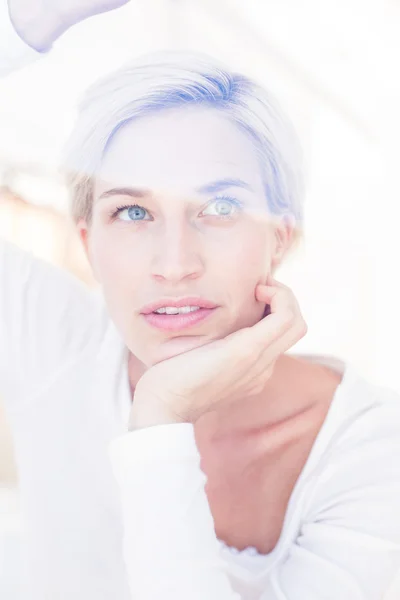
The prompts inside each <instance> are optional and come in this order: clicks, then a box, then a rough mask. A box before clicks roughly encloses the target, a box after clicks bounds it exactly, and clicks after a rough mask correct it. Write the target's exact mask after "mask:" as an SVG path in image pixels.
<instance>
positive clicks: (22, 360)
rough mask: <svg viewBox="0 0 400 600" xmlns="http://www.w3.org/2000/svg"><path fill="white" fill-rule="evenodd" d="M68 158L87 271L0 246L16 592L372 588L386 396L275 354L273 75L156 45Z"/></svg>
mask: <svg viewBox="0 0 400 600" xmlns="http://www.w3.org/2000/svg"><path fill="white" fill-rule="evenodd" d="M64 166H65V168H66V170H67V171H68V173H69V177H68V180H69V185H70V188H71V199H72V207H71V215H72V217H73V220H74V223H75V225H76V226H77V228H78V231H79V234H80V236H81V239H82V242H83V245H84V248H85V250H86V252H87V256H88V258H89V261H90V263H91V265H92V268H93V272H94V275H95V277H96V279H97V281H98V283H99V291H98V292H96V293H93V292H89V291H88V290H87V289H86V288H84V287H83V286H82V285H80V284H79V283H78V282H77V281H75V280H74V279H73V278H72V277H69V276H67V275H66V274H64V273H61V272H59V271H58V270H57V269H55V268H52V267H50V266H49V265H47V264H45V263H42V262H40V261H38V260H35V259H33V258H32V257H30V256H29V255H27V254H25V253H23V252H22V251H20V250H18V249H17V248H14V247H12V246H11V245H8V244H5V243H3V244H2V245H1V247H0V248H1V250H0V252H1V253H0V260H1V265H2V270H1V277H2V281H1V284H2V285H1V294H0V323H1V328H2V329H1V337H0V365H1V369H2V370H1V378H0V381H1V386H2V392H3V395H4V396H5V401H6V406H7V409H8V413H9V417H10V423H11V427H12V430H13V435H14V442H15V449H16V457H17V464H18V469H19V478H20V489H21V497H22V508H23V510H24V518H25V522H26V530H27V552H28V560H29V568H30V585H31V586H32V588H31V589H30V596H29V597H32V594H34V597H35V598H41V599H42V598H57V599H59V598H60V599H61V598H62V599H63V598H69V599H70V598H78V599H82V600H83V599H84V598H85V599H88V598H91V599H92V598H93V599H95V598H96V600H98V599H99V598H105V599H111V598H112V599H116V598H118V599H124V600H125V599H128V598H135V599H136V598H138V599H139V598H140V599H141V600H147V599H150V598H151V599H153V598H163V599H166V598H171V599H172V598H174V600H180V599H182V600H183V598H185V600H187V599H190V600H192V599H202V600H203V599H204V600H205V599H207V600H211V599H214V598H215V599H216V600H217V599H218V600H234V599H235V600H239V598H241V599H244V600H250V599H251V600H253V599H256V598H257V599H262V600H275V599H278V598H279V599H283V598H284V599H287V600H294V599H297V598H307V599H311V600H320V599H326V598H329V599H332V600H333V599H335V600H336V599H337V598H341V599H344V600H347V599H350V598H351V600H354V599H355V598H359V599H363V600H364V599H368V600H375V599H376V600H377V599H378V598H381V597H382V595H383V593H384V592H385V591H386V590H387V589H388V588H389V586H390V584H391V581H392V579H393V577H394V576H395V574H396V571H397V570H398V569H399V568H400V511H399V500H400V461H399V458H400V436H399V428H400V405H399V400H398V396H397V394H395V393H394V392H392V391H390V390H388V389H385V388H381V387H378V386H374V385H372V384H370V383H368V382H366V381H365V380H364V379H362V378H361V377H360V376H359V375H358V374H357V373H356V371H355V370H354V369H353V367H351V366H350V365H348V364H344V363H342V362H341V361H339V360H337V359H332V358H329V357H323V356H319V357H318V356H300V355H289V354H287V351H289V350H290V349H291V348H292V346H293V345H294V344H295V343H296V342H297V341H298V340H299V339H300V338H301V337H302V336H304V335H305V333H306V325H305V323H304V320H303V318H302V316H301V312H300V310H299V307H298V305H297V302H296V300H295V298H294V297H293V294H292V292H291V291H290V290H289V289H288V288H287V287H285V286H284V285H283V284H281V283H278V282H276V281H274V280H273V279H272V277H271V276H272V275H273V274H274V271H275V269H276V268H277V267H278V266H279V264H280V263H281V262H282V261H283V260H284V258H285V257H286V255H287V252H289V251H290V249H291V248H292V247H293V245H294V244H295V242H296V239H297V238H298V236H299V233H300V232H301V224H302V185H301V164H300V162H299V154H298V148H297V142H296V138H295V136H294V134H293V132H292V129H291V127H290V125H289V123H288V122H287V121H286V119H285V118H284V117H283V116H282V114H281V113H280V111H279V109H278V107H277V106H276V103H275V102H274V101H273V100H272V99H271V96H270V94H269V93H268V92H267V91H265V90H263V89H261V88H260V87H259V86H257V85H256V84H255V83H254V82H252V81H251V80H249V79H248V78H246V77H245V76H243V75H238V74H235V73H231V72H229V71H228V70H227V69H225V68H224V67H223V66H222V65H220V64H218V63H217V62H216V61H213V60H211V59H208V58H207V57H205V56H203V55H186V54H181V53H161V54H154V55H149V56H147V57H144V58H142V59H140V60H137V61H135V62H132V63H131V64H130V65H127V66H126V67H124V68H122V69H121V70H119V71H117V72H116V73H114V74H112V75H111V76H109V77H107V78H105V79H104V80H102V81H100V82H98V83H96V84H95V85H94V86H92V87H91V88H90V89H89V91H88V92H87V94H86V96H85V99H84V101H83V102H82V104H81V106H80V112H79V118H78V120H77V123H76V126H75V129H74V131H73V133H72V135H71V138H70V140H69V144H68V145H67V148H66V153H65V165H64ZM179 308H180V309H181V310H180V311H179V310H178V309H179ZM157 311H158V312H157ZM176 313H182V314H176ZM22 374H23V376H22ZM35 594H36V595H35Z"/></svg>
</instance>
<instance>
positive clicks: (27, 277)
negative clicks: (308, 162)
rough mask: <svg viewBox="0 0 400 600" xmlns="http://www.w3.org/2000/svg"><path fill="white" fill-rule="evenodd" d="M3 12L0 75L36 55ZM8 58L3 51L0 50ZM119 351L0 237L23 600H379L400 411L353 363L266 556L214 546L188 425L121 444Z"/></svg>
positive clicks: (0, 355) (94, 306)
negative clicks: (23, 543)
mask: <svg viewBox="0 0 400 600" xmlns="http://www.w3.org/2000/svg"><path fill="white" fill-rule="evenodd" d="M5 16H6V11H5V0H0V25H1V28H0V40H1V44H2V47H1V48H0V52H2V54H1V53H0V72H2V73H3V74H4V73H5V72H7V71H10V70H12V68H15V67H16V66H21V65H22V64H24V60H25V59H26V61H29V60H33V59H34V58H35V57H37V56H38V53H36V52H34V51H33V50H32V49H29V48H28V47H25V46H24V44H23V42H22V40H20V39H19V38H18V36H17V35H16V34H15V32H14V31H13V29H12V26H11V24H10V23H9V21H7V20H5ZM5 49H6V50H7V51H5ZM127 356H128V352H127V349H126V347H125V345H124V343H123V341H122V339H121V337H120V335H119V333H118V332H117V330H116V328H115V326H114V325H113V323H112V321H111V320H110V318H109V315H108V313H107V308H106V306H105V303H104V299H103V298H102V296H101V295H100V294H99V293H98V292H93V291H89V290H88V289H87V288H86V287H85V286H84V285H83V284H81V283H80V282H79V281H78V280H76V279H75V278H74V277H72V276H71V275H68V274H67V273H64V272H62V271H61V270H59V269H57V268H56V267H53V266H51V265H48V264H47V263H45V262H43V261H41V260H39V259H35V258H34V257H32V256H31V255H30V254H28V253H26V252H24V251H21V250H20V249H18V248H16V247H14V246H13V245H11V244H9V243H7V242H1V241H0V394H1V396H2V397H3V398H4V399H5V402H6V410H7V414H8V416H9V420H10V425H11V428H12V432H13V439H14V444H15V452H16V460H17V467H18V471H19V482H20V492H21V502H22V510H23V514H24V522H25V535H26V540H25V541H26V556H27V565H28V571H29V572H28V576H29V579H28V580H27V581H28V584H27V591H26V599H27V600H156V599H157V600H159V599H162V600H256V599H257V600H380V599H381V598H382V597H383V594H384V593H385V592H386V590H387V589H388V588H389V586H390V584H391V582H392V580H393V578H394V576H395V574H396V572H397V570H398V569H399V568H400V399H399V396H398V395H397V394H396V393H395V392H393V391H391V390H389V389H386V388H384V387H380V386H376V385H372V384H371V383H369V382H367V381H366V380H364V378H362V377H361V376H360V375H359V374H358V373H357V371H356V370H355V369H354V367H353V366H351V365H349V364H343V363H341V361H338V360H334V359H328V358H327V357H316V356H309V357H308V358H309V360H315V361H317V360H318V361H320V362H324V363H325V364H328V365H331V366H332V368H335V369H337V370H339V371H342V372H343V374H344V376H343V380H342V383H341V385H340V386H339V388H338V389H337V391H336V394H335V397H334V400H333V402H332V405H331V407H330V410H329V413H328V415H327V417H326V419H325V422H324V424H323V426H322V428H321V430H320V432H319V434H318V436H317V439H316V441H315V443H314V445H313V448H312V451H311V453H310V455H309V458H308V460H307V462H306V464H305V466H304V468H303V470H302V472H301V474H300V476H299V478H298V480H297V482H296V485H295V488H294V490H293V492H292V495H291V498H290V502H289V505H288V508H287V512H286V515H285V521H284V525H283V530H282V533H281V536H280V539H279V541H278V544H277V545H276V547H275V548H274V550H273V551H272V552H271V553H269V554H267V555H265V556H263V555H260V554H257V552H256V551H255V550H254V549H252V548H249V549H247V550H246V551H242V552H239V551H235V549H230V548H228V547H226V546H225V545H224V544H223V543H222V542H221V541H220V540H218V539H217V537H216V534H215V530H214V524H213V519H212V515H211V512H210V508H209V504H208V501H207V496H206V493H205V489H204V484H205V476H204V474H203V472H202V471H201V469H200V456H199V453H198V449H197V447H196V443H195V439H194V435H193V427H192V425H190V424H186V423H185V424H175V425H161V426H157V427H151V428H148V429H143V430H139V431H136V432H128V431H127V426H128V418H129V411H130V406H131V398H130V391H129V379H128V371H127Z"/></svg>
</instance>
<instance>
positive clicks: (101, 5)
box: [8, 0, 129, 52]
mask: <svg viewBox="0 0 400 600" xmlns="http://www.w3.org/2000/svg"><path fill="white" fill-rule="evenodd" d="M128 2H129V0H8V7H9V12H10V17H11V21H12V23H13V25H14V27H15V29H16V31H17V33H18V34H19V36H20V37H21V38H22V39H23V40H24V41H25V42H26V43H27V44H28V45H29V46H32V48H35V49H36V50H38V51H39V52H41V51H46V50H47V49H48V48H49V47H50V46H51V44H52V43H53V42H54V41H55V40H56V39H57V38H59V37H60V36H61V35H62V34H63V33H64V32H65V31H66V30H67V29H69V28H70V27H73V26H74V25H76V24H77V23H79V22H80V21H83V20H84V19H87V18H88V17H91V16H93V15H97V14H99V13H103V12H108V11H110V10H114V9H115V8H120V7H121V6H123V5H124V4H127V3H128Z"/></svg>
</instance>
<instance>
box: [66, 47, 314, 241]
mask: <svg viewBox="0 0 400 600" xmlns="http://www.w3.org/2000/svg"><path fill="white" fill-rule="evenodd" d="M188 104H192V105H196V106H198V105H202V106H207V107H210V108H213V109H216V110H220V111H223V112H224V113H225V114H227V115H228V117H229V118H230V119H231V120H232V121H233V122H234V123H235V124H236V125H237V126H239V127H240V128H241V129H243V130H244V131H245V132H246V133H247V134H248V135H249V136H250V138H251V139H252V141H253V142H254V147H255V148H256V150H257V152H258V155H259V157H260V159H261V162H260V164H261V168H262V171H263V176H264V185H265V196H266V201H267V205H268V208H269V210H270V212H271V213H272V214H274V215H279V216H280V215H285V214H290V215H292V217H294V219H295V223H296V225H295V228H296V230H297V233H298V234H299V233H300V229H302V223H303V204H304V198H303V196H304V178H303V160H302V152H301V147H300V143H299V140H298V137H297V134H296V132H295V129H294V127H293V125H292V123H291V122H290V121H289V119H287V117H286V116H285V115H284V114H283V112H282V111H281V109H280V108H279V105H278V102H277V101H276V99H275V98H274V97H273V95H272V94H271V92H269V91H268V90H266V89H265V88H264V87H262V86H260V85H259V84H258V83H257V82H255V81H253V80H252V79H250V78H248V77H246V76H245V75H242V74H240V73H236V72H232V71H230V70H229V69H227V68H226V67H225V66H224V65H223V64H221V63H220V62H219V61H217V60H215V59H214V58H211V57H210V56H208V55H206V54H203V53H197V52H183V51H157V52H152V53H149V54H146V55H144V56H142V57H139V58H137V59H135V60H134V61H132V62H129V63H128V64H126V65H124V66H123V67H122V68H120V69H118V70H117V71H115V72H113V73H112V74H110V75H107V76H106V77H104V78H102V79H100V80H98V81H96V82H95V83H94V84H92V85H91V86H90V87H89V88H88V90H87V91H86V93H85V95H84V97H83V99H82V100H81V102H80V104H79V107H78V117H77V120H76V123H75V127H74V128H73V131H72V133H71V135H70V138H69V140H68V142H67V144H66V146H65V148H64V153H63V160H62V165H63V171H64V174H66V177H67V185H68V187H69V191H70V198H71V210H70V216H71V217H72V219H73V221H74V222H75V223H78V221H79V219H81V218H85V219H86V220H87V222H88V223H90V222H91V216H92V204H93V187H94V185H93V184H94V177H95V175H96V172H97V171H98V169H99V167H100V164H101V160H102V157H103V155H104V152H105V150H106V148H107V146H108V144H109V143H110V141H111V138H112V137H113V135H114V134H115V133H116V131H117V130H118V129H119V128H121V127H122V126H123V125H124V124H125V123H127V122H128V121H132V120H133V119H137V118H140V117H141V116H145V115H149V114H151V113H153V112H156V111H160V110H166V109H168V108H176V107H179V106H183V105H185V106H187V105H188Z"/></svg>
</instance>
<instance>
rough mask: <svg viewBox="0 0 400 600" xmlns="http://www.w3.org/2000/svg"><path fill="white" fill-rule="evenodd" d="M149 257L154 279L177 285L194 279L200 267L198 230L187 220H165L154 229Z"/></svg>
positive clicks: (198, 273) (202, 267)
mask: <svg viewBox="0 0 400 600" xmlns="http://www.w3.org/2000/svg"><path fill="white" fill-rule="evenodd" d="M157 238H158V239H157V240H153V242H154V246H153V247H154V248H155V251H154V254H153V257H152V263H151V271H152V277H153V278H154V279H156V280H157V281H164V282H169V283H171V284H177V283H179V282H181V281H182V280H185V279H197V278H198V277H200V276H201V274H202V273H203V270H204V266H203V261H202V257H201V251H200V247H199V239H198V232H196V231H194V228H193V227H191V226H190V224H188V223H177V222H175V223H169V224H166V225H165V227H163V230H162V231H160V230H158V232H157Z"/></svg>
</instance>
